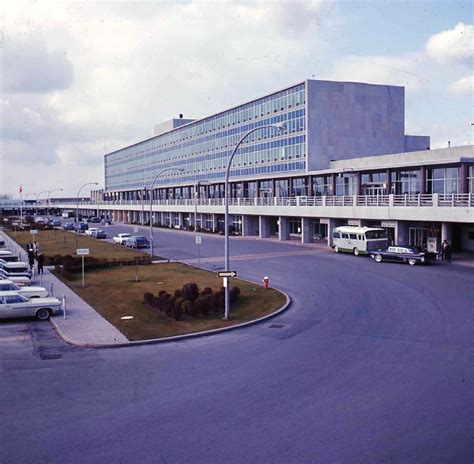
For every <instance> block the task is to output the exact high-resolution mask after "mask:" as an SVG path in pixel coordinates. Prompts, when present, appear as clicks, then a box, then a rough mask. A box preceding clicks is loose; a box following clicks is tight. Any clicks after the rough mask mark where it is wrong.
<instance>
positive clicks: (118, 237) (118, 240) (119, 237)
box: [113, 234, 132, 245]
mask: <svg viewBox="0 0 474 464" xmlns="http://www.w3.org/2000/svg"><path fill="white" fill-rule="evenodd" d="M131 236H132V235H131V234H117V235H116V236H115V237H114V238H113V241H114V243H118V244H119V245H125V242H126V241H127V240H128V239H129V238H130V237H131Z"/></svg>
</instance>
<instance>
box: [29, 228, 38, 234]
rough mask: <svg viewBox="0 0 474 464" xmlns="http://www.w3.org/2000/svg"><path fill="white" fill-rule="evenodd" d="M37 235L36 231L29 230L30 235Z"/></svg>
mask: <svg viewBox="0 0 474 464" xmlns="http://www.w3.org/2000/svg"><path fill="white" fill-rule="evenodd" d="M37 233H38V231H37V230H36V229H31V230H30V234H31V235H36V234H37Z"/></svg>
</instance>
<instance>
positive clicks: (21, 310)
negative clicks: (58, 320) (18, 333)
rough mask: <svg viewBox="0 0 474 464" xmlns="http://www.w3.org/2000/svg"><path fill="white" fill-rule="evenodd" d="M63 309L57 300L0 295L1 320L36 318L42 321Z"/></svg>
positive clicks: (12, 293)
mask: <svg viewBox="0 0 474 464" xmlns="http://www.w3.org/2000/svg"><path fill="white" fill-rule="evenodd" d="M60 309H61V301H60V300H58V299H57V298H52V297H49V298H34V299H32V300H29V299H28V298H26V297H24V296H21V295H19V294H18V292H2V293H0V319H7V318H16V317H28V316H35V317H36V318H37V319H39V320H40V321H46V320H48V319H49V317H50V316H51V315H52V314H54V313H56V312H58V311H59V310H60Z"/></svg>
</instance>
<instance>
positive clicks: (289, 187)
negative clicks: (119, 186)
mask: <svg viewBox="0 0 474 464" xmlns="http://www.w3.org/2000/svg"><path fill="white" fill-rule="evenodd" d="M304 167H305V164H304V162H299V163H283V164H280V165H273V166H259V167H258V169H255V168H252V171H251V170H250V168H245V169H242V168H240V169H239V168H236V169H233V170H232V172H233V174H234V175H235V176H244V175H249V174H251V175H255V174H262V173H265V172H279V171H286V172H290V171H291V172H295V171H296V170H298V169H301V170H303V169H304ZM262 168H265V169H275V171H271V170H270V171H268V170H264V169H262ZM452 176H454V177H452ZM223 177H224V173H223V172H217V173H211V175H199V176H188V177H186V178H181V179H180V181H182V182H190V183H191V182H193V181H194V182H193V183H195V182H197V181H202V180H206V181H207V180H218V179H221V180H222V179H223ZM360 178H361V186H360V187H361V190H360V193H361V194H362V195H378V194H387V193H394V194H405V193H406V194H412V193H419V188H418V187H419V183H420V178H419V170H404V169H402V170H396V171H392V172H390V180H391V183H392V185H391V190H390V192H389V191H388V186H387V172H386V171H383V172H373V173H362V174H361V176H360ZM310 180H311V182H312V191H310V189H309V182H310ZM173 182H174V180H173V179H165V182H163V183H173ZM460 183H461V179H460V168H458V167H448V168H429V169H427V170H426V189H425V191H426V193H441V194H449V193H459V192H460ZM467 184H468V192H470V193H474V166H469V167H468V178H467ZM142 185H146V184H145V183H144V184H142ZM193 189H194V187H193V186H192V185H191V186H186V187H171V188H166V189H160V190H158V191H159V192H160V193H158V195H157V198H193V192H194V190H193ZM223 192H224V188H223V184H222V183H217V184H213V185H208V186H200V196H201V197H206V198H209V197H210V198H213V197H223V196H224V194H223ZM231 192H232V193H231V195H232V197H234V198H253V197H255V196H279V197H287V196H304V195H309V194H312V195H315V196H323V195H334V194H335V195H355V194H356V192H357V176H356V175H355V174H354V173H341V174H340V175H337V176H334V180H333V176H332V175H323V176H311V178H310V177H309V176H302V177H293V178H284V179H275V180H271V179H266V180H260V181H241V182H232V183H231ZM137 195H138V194H137V192H125V193H123V194H121V196H120V194H118V195H117V194H112V195H111V198H115V199H117V198H124V199H137V198H139V197H138V196H137Z"/></svg>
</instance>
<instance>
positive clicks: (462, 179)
mask: <svg viewBox="0 0 474 464" xmlns="http://www.w3.org/2000/svg"><path fill="white" fill-rule="evenodd" d="M468 175H469V166H468V164H467V163H461V168H460V169H459V188H458V191H459V193H469V183H468V180H467V177H468Z"/></svg>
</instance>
